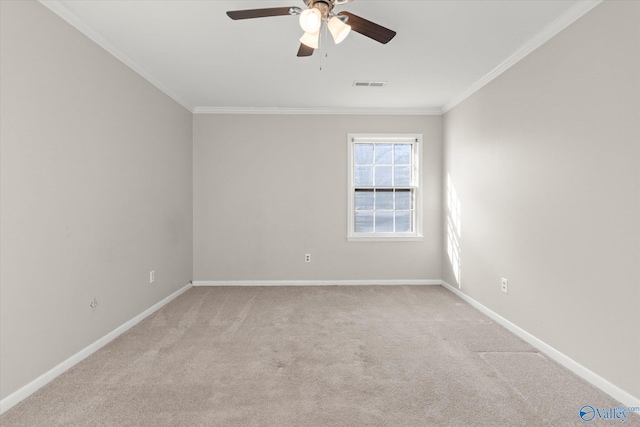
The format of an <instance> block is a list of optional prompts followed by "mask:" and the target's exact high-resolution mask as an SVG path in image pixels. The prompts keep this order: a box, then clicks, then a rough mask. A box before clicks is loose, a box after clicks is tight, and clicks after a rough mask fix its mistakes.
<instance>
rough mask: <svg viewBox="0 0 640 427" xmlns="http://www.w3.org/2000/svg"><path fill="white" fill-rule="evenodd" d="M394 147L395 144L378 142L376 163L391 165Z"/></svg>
mask: <svg viewBox="0 0 640 427" xmlns="http://www.w3.org/2000/svg"><path fill="white" fill-rule="evenodd" d="M392 149H393V145H391V144H376V164H377V165H390V164H391V163H392V160H393V157H392V152H391V150H392Z"/></svg>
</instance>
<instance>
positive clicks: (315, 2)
mask: <svg viewBox="0 0 640 427" xmlns="http://www.w3.org/2000/svg"><path fill="white" fill-rule="evenodd" d="M304 2H305V4H306V5H307V7H308V8H309V9H317V10H319V11H320V13H321V14H322V20H323V21H326V20H327V18H328V17H329V14H330V13H331V10H332V9H333V6H334V5H335V0H304Z"/></svg>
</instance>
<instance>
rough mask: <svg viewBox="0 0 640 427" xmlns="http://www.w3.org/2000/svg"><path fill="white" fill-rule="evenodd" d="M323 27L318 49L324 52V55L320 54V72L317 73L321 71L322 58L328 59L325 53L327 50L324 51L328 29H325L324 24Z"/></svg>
mask: <svg viewBox="0 0 640 427" xmlns="http://www.w3.org/2000/svg"><path fill="white" fill-rule="evenodd" d="M323 27H324V32H323V34H322V37H320V49H322V50H324V55H323V54H322V52H320V70H319V71H322V58H323V57H324V58H328V57H329V54H328V53H327V50H326V49H325V46H326V43H325V42H326V41H327V37H328V36H327V32H328V27H327V25H326V23H325V25H323Z"/></svg>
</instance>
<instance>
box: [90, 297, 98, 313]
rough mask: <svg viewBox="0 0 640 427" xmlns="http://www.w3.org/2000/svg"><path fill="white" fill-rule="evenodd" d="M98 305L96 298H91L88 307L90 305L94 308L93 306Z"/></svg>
mask: <svg viewBox="0 0 640 427" xmlns="http://www.w3.org/2000/svg"><path fill="white" fill-rule="evenodd" d="M97 306H98V300H97V299H95V298H94V299H93V300H92V301H91V302H90V303H89V307H91V308H92V309H94V310H95V308H96V307H97Z"/></svg>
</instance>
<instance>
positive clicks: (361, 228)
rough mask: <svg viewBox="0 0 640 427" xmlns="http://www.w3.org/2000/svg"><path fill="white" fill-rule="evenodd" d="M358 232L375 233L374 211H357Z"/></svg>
mask: <svg viewBox="0 0 640 427" xmlns="http://www.w3.org/2000/svg"><path fill="white" fill-rule="evenodd" d="M355 228H356V233H373V211H356V227H355Z"/></svg>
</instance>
